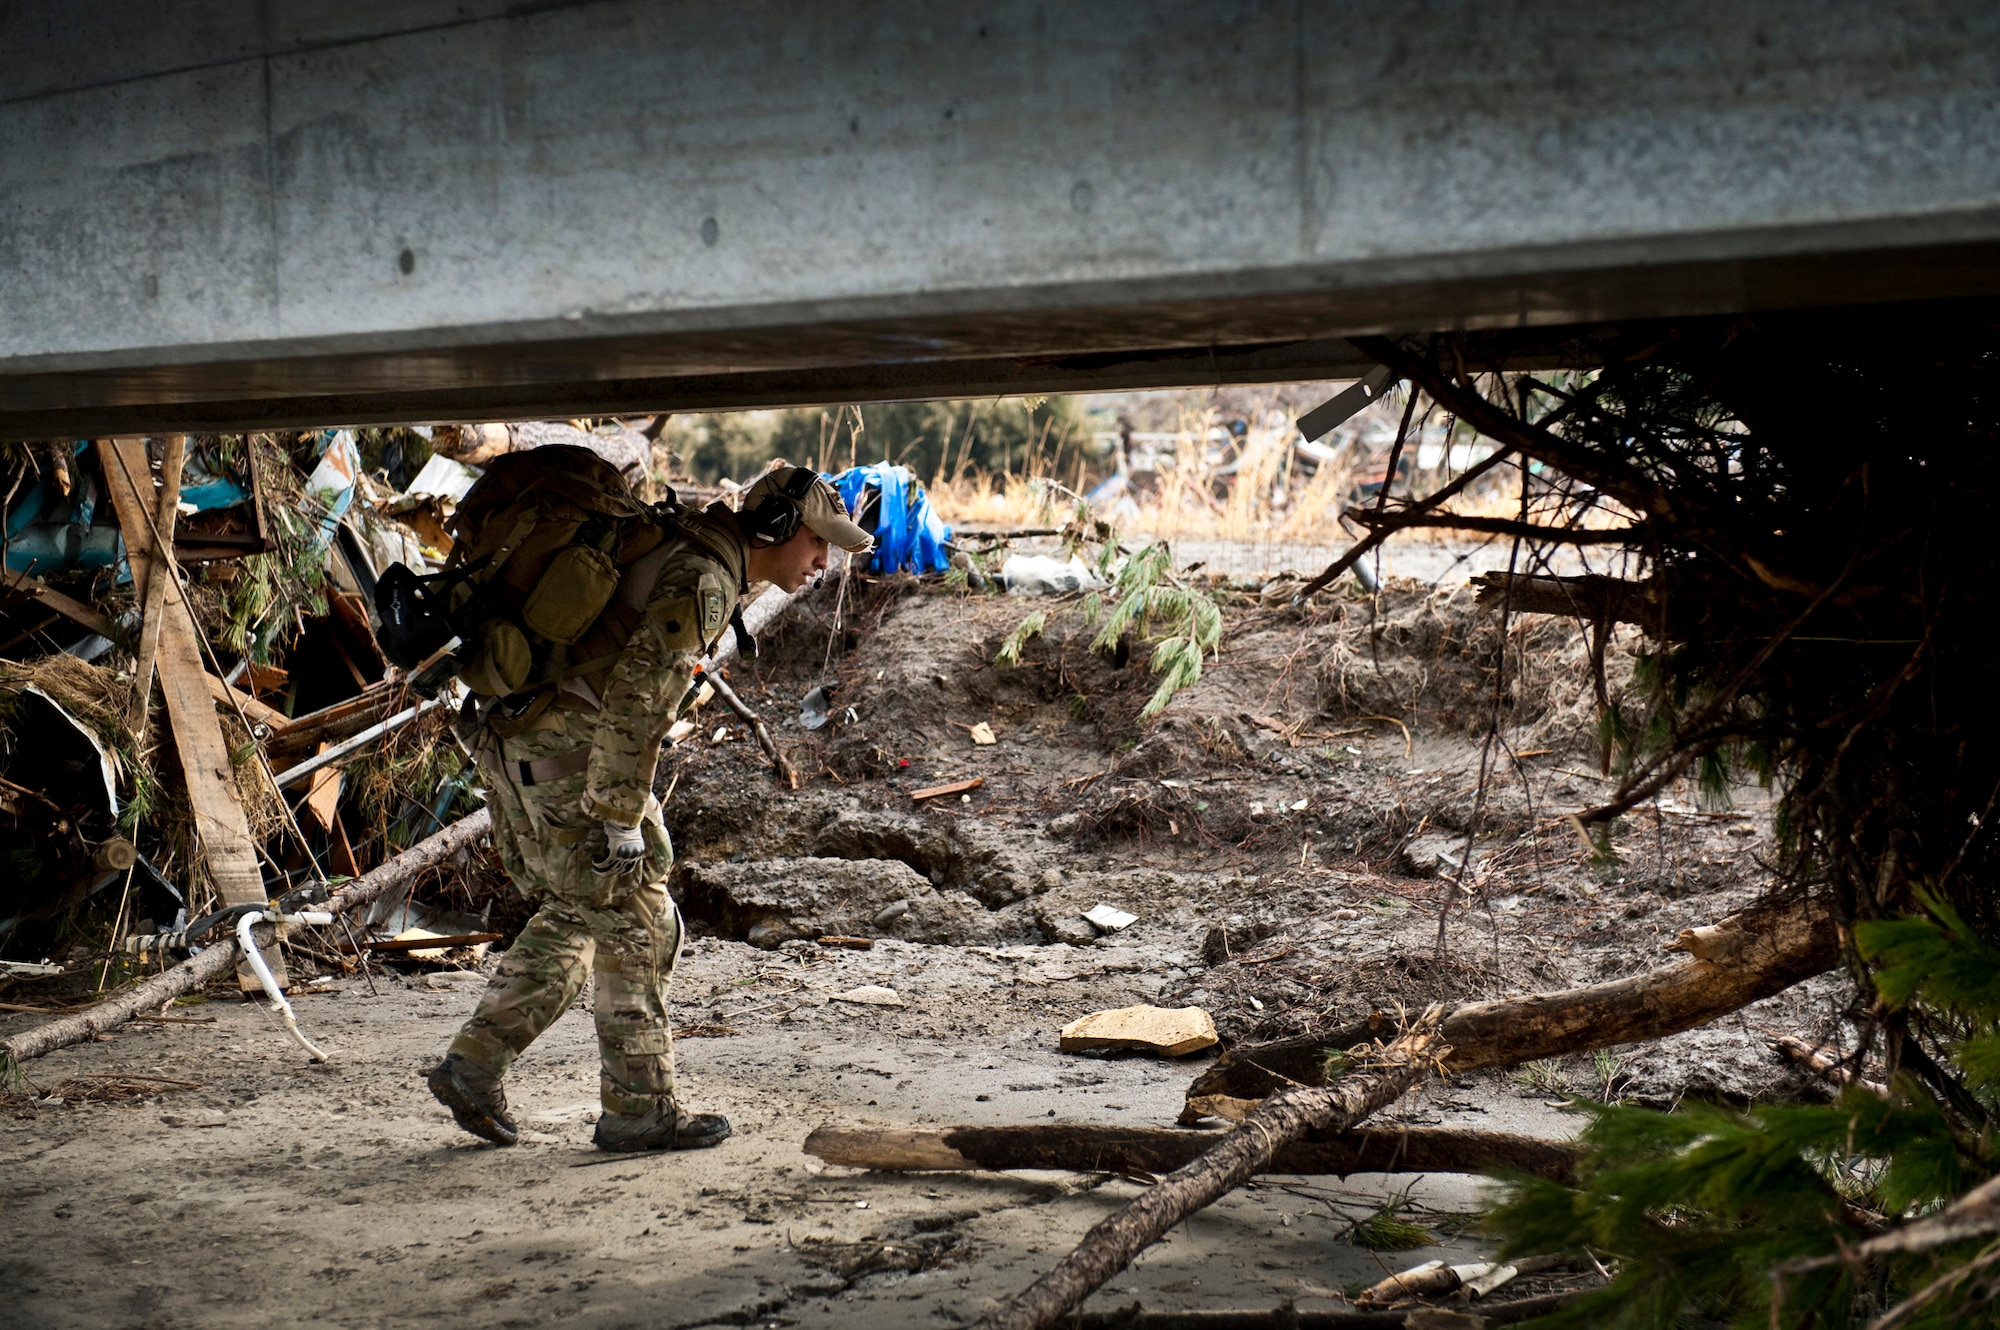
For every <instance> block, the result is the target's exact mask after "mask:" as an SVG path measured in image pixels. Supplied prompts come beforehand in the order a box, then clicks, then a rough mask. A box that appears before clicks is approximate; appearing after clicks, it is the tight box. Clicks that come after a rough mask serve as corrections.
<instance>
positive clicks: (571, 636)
mask: <svg viewBox="0 0 2000 1330" xmlns="http://www.w3.org/2000/svg"><path fill="white" fill-rule="evenodd" d="M679 513H680V508H679V505H678V504H677V503H676V502H675V501H674V500H673V499H672V497H671V494H670V495H669V498H668V500H667V501H666V502H665V503H660V504H647V503H644V502H642V501H641V500H640V499H639V497H638V496H637V495H635V494H634V493H633V492H632V487H631V486H630V485H628V484H626V482H625V478H624V477H623V476H621V475H620V474H619V473H618V471H617V470H616V469H615V468H613V467H612V466H611V464H610V463H608V462H606V461H605V460H604V459H603V458H601V457H599V456H598V455H597V454H596V453H593V452H591V451H590V450H589V449H588V448H579V447H574V446H570V445H562V444H552V445H549V446H547V447H542V448H535V449H532V450H530V451H527V452H519V453H508V454H506V455H504V456H502V457H500V458H497V459H496V460H495V461H494V462H493V463H492V465H491V466H489V467H488V468H487V470H486V474H485V475H483V476H481V477H480V478H479V480H478V481H477V482H476V483H475V484H474V485H473V486H472V488H471V489H470V490H468V491H467V492H466V495H465V497H464V498H463V499H462V500H460V502H459V505H458V511H457V512H456V513H455V514H454V515H453V517H452V519H451V522H450V523H449V526H448V530H449V531H450V532H451V535H452V538H453V544H452V550H451V554H450V556H449V557H448V558H447V559H446V561H445V565H444V568H443V569H442V570H441V571H440V572H437V573H434V574H432V575H430V576H429V577H422V576H419V575H418V574H417V573H415V572H414V571H413V570H411V569H410V568H408V567H407V566H405V565H403V564H400V563H399V564H395V565H393V566H392V567H390V569H389V570H388V571H387V572H386V573H384V574H383V575H382V577H381V578H380V579H379V580H378V582H377V584H376V590H375V605H376V610H377V613H378V615H379V616H380V618H381V623H382V626H381V628H380V629H379V630H378V633H377V636H378V638H379V640H380V642H381V646H382V652H383V654H384V655H385V656H387V657H388V658H389V659H390V660H391V661H392V662H393V663H395V664H397V665H399V666H401V667H402V668H404V669H406V670H412V671H418V672H419V677H418V679H417V680H416V682H417V684H418V685H419V686H420V687H423V688H425V689H426V690H427V691H431V692H435V690H436V689H437V688H438V687H440V686H441V685H442V684H443V683H444V682H445V680H446V679H448V678H450V677H451V676H452V675H454V674H455V675H457V676H458V677H459V678H460V679H461V680H463V681H464V683H465V686H466V687H467V688H470V689H471V690H472V691H473V692H474V693H476V694H479V695H481V696H483V697H513V696H517V695H521V694H527V693H533V692H537V691H540V690H543V689H546V688H548V687H550V686H551V685H554V684H558V683H561V682H562V681H563V680H565V679H570V678H576V677H579V676H586V675H590V674H593V673H596V672H598V671H600V670H603V669H605V668H608V667H609V665H610V663H611V662H612V661H613V660H615V659H616V656H617V652H618V650H619V649H620V648H621V647H622V646H623V645H624V642H625V639H626V638H627V637H629V636H630V633H631V629H632V626H633V623H634V622H636V618H635V616H630V615H606V613H605V611H606V609H607V608H609V607H611V606H612V605H613V599H614V597H616V596H617V594H618V591H619V589H620V581H621V578H624V577H626V576H627V575H628V574H629V573H630V572H631V571H632V570H633V569H634V568H635V566H638V565H642V564H643V565H645V566H646V570H647V572H648V573H649V574H652V575H655V576H656V575H657V572H658V567H659V564H660V562H661V556H664V555H665V554H666V553H668V552H669V551H668V549H667V548H666V547H668V546H669V545H671V544H673V543H675V538H676V537H677V536H678V535H680V534H681V532H680V528H679V523H678V520H677V519H678V517H679ZM647 580H648V581H650V577H649V578H648V579H647ZM626 589H627V591H628V593H629V592H631V591H633V590H635V589H636V588H634V587H631V586H628V587H627V588H626ZM628 598H629V597H628ZM614 618H615V619H617V620H618V622H616V623H613V622H610V621H609V620H611V619H614Z"/></svg>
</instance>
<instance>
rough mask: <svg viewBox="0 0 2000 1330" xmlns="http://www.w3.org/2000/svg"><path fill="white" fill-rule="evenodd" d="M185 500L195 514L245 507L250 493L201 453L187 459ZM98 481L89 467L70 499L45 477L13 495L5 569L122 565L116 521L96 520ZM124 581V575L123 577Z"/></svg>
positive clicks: (39, 571) (76, 474) (84, 445)
mask: <svg viewBox="0 0 2000 1330" xmlns="http://www.w3.org/2000/svg"><path fill="white" fill-rule="evenodd" d="M89 447H90V445H89V443H88V442H87V441H84V440H78V441H77V443H76V444H75V446H74V447H73V448H72V449H71V455H72V456H75V457H79V458H81V457H82V456H83V454H84V452H85V450H86V449H88V448H89ZM183 475H184V483H183V486H182V489H181V502H182V503H184V504H188V505H191V506H192V507H193V508H194V510H195V511H196V512H202V513H205V512H208V511H209V510H210V509H214V508H228V507H232V506H234V505H235V504H239V503H242V502H243V501H244V500H245V499H247V498H248V497H249V491H248V490H246V489H245V488H244V487H243V485H242V484H241V483H240V482H238V481H237V480H236V479H235V478H234V477H232V476H230V475H228V474H227V472H226V471H222V470H217V471H211V470H210V469H209V459H208V458H207V457H205V456H203V455H202V454H200V453H195V454H193V455H191V456H189V458H188V461H187V470H186V471H185V472H184V473H183ZM97 500H98V480H97V475H96V472H95V470H94V469H93V468H91V467H89V466H84V465H80V466H73V467H71V468H70V491H69V494H68V495H64V494H63V492H62V491H61V490H59V489H57V488H56V486H55V484H54V483H53V482H51V481H49V480H47V479H38V480H37V481H36V482H35V483H34V484H33V485H30V486H28V487H27V489H25V490H23V491H22V492H21V493H19V494H16V495H15V496H14V500H13V502H12V503H10V504H8V505H7V511H6V532H7V559H6V563H7V567H8V568H9V569H10V570H11V571H13V572H17V573H31V574H33V575H35V576H37V577H48V576H51V575H52V574H55V573H60V572H65V571H67V570H69V569H72V568H109V567H111V566H112V565H114V564H119V563H123V562H124V559H125V543H124V541H123V540H122V539H121V538H120V533H119V530H118V523H117V522H115V521H111V520H108V519H109V514H110V509H109V508H108V507H107V508H106V509H105V512H106V515H107V520H106V521H103V522H98V521H97V507H98V502H97ZM120 576H121V580H123V577H124V574H121V575H120Z"/></svg>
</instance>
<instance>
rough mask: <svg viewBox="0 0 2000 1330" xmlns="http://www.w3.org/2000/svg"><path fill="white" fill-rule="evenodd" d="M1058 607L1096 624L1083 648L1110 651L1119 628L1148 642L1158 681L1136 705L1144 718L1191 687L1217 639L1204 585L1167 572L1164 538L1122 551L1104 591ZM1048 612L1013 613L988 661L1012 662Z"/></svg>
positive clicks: (1218, 615) (1217, 613) (1218, 616)
mask: <svg viewBox="0 0 2000 1330" xmlns="http://www.w3.org/2000/svg"><path fill="white" fill-rule="evenodd" d="M1107 548H1110V547H1109V546H1107ZM1107 607H1108V608H1107ZM1065 610H1066V611H1069V612H1074V613H1076V614H1078V615H1080V616H1081V617H1082V620H1083V623H1084V625H1085V626H1086V627H1095V628H1096V629H1097V635H1096V636H1095V637H1093V638H1092V639H1091V641H1090V649H1091V650H1092V651H1095V652H1098V653H1099V654H1101V655H1107V656H1108V655H1111V654H1112V653H1113V652H1115V651H1116V650H1117V649H1118V644H1119V642H1120V641H1122V640H1123V639H1124V638H1125V635H1126V634H1127V633H1132V634H1134V635H1135V636H1136V637H1137V638H1138V639H1139V640H1140V641H1144V642H1150V643H1152V644H1153V655H1152V660H1151V661H1150V668H1151V670H1152V672H1153V673H1154V674H1155V675H1157V676H1159V680H1160V685H1159V687H1158V688H1156V689H1155V690H1154V692H1153V696H1152V697H1151V698H1150V699H1149V700H1148V701H1147V703H1146V705H1145V707H1144V708H1143V709H1142V710H1141V711H1140V712H1139V719H1140V720H1151V719H1152V718H1153V717H1155V716H1157V715H1159V714H1160V712H1162V711H1164V710H1165V709H1166V706H1167V703H1169V702H1171V701H1172V700H1173V698H1174V694H1176V693H1178V692H1180V691H1181V690H1182V689H1184V688H1191V687H1193V686H1194V684H1195V683H1196V681H1197V680H1199V679H1200V678H1201V666H1202V661H1203V659H1204V658H1206V657H1208V656H1212V655H1214V654H1215V653H1216V651H1217V650H1218V649H1219V648H1220V647H1221V645H1222V610H1221V609H1220V608H1219V607H1218V606H1217V605H1216V603H1215V601H1214V600H1213V599H1212V598H1210V597H1209V595H1208V594H1207V593H1206V592H1203V591H1199V590H1197V589H1195V588H1194V587H1192V586H1190V585H1188V584H1187V583H1185V582H1183V581H1182V580H1181V579H1180V578H1178V577H1177V576H1175V574H1174V560H1173V553H1172V551H1171V550H1170V549H1169V548H1168V546H1167V543H1166V542H1165V541H1156V542H1154V543H1153V544H1150V545H1148V546H1146V547H1145V548H1144V549H1142V550H1140V551H1139V552H1138V553H1137V554H1134V555H1133V556H1132V557H1131V558H1129V559H1127V560H1126V561H1125V564H1124V566H1123V567H1122V568H1120V569H1119V570H1118V573H1117V576H1116V578H1115V579H1114V581H1113V582H1112V585H1111V590H1110V591H1109V592H1108V593H1106V592H1098V591H1093V592H1090V593H1088V594H1087V595H1085V596H1084V597H1083V598H1082V599H1081V600H1078V601H1077V602H1075V603H1074V605H1071V606H1065V607H1064V610H1058V611H1056V612H1057V613H1062V612H1064V611H1065ZM1049 615H1050V611H1047V610H1036V611H1035V612H1034V613H1032V614H1030V615H1028V617H1027V618H1025V619H1023V620H1021V622H1020V624H1019V625H1018V626H1016V627H1015V629H1014V631H1013V632H1011V633H1009V634H1007V636H1006V638H1005V640H1003V641H1002V642H1001V643H1000V649H999V650H998V651H996V652H995V653H994V655H993V663H994V664H995V665H998V666H1000V667H1001V668H1003V669H1011V668H1012V667H1014V666H1016V665H1019V664H1020V663H1021V651H1022V649H1023V648H1025V647H1026V646H1027V645H1028V643H1029V642H1031V641H1033V640H1034V639H1035V638H1037V637H1040V636H1041V635H1042V634H1043V633H1044V632H1046V631H1048V626H1049Z"/></svg>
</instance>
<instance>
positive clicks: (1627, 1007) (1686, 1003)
mask: <svg viewBox="0 0 2000 1330" xmlns="http://www.w3.org/2000/svg"><path fill="white" fill-rule="evenodd" d="M1669 950H1675V951H1682V952H1685V953H1686V954H1687V959H1685V960H1683V961H1680V962H1678V963H1676V964H1673V965H1666V966H1662V967H1660V968H1659V969H1656V970H1651V971H1648V972H1647V973H1645V974H1640V975H1634V976H1633V977H1631V978H1629V979H1618V980H1613V981H1612V982H1610V983H1604V984H1590V985H1588V986H1586V987H1583V988H1570V989H1564V990H1562V991H1561V992H1556V993H1536V994H1533V995H1530V996H1528V997H1518V998H1501V999H1498V1000H1496V1001H1492V1002H1473V1003H1467V1004H1466V1005H1464V1006H1461V1007H1459V1008H1457V1009H1456V1010H1454V1011H1453V1012H1452V1013H1451V1014H1450V1015H1448V1016H1446V1017H1445V1018H1444V1023H1443V1025H1442V1026H1441V1027H1440V1030H1439V1034H1440V1037H1441V1038H1442V1039H1443V1040H1444V1042H1445V1043H1447V1044H1449V1045H1451V1049H1452V1052H1451V1056H1450V1057H1449V1058H1448V1059H1447V1060H1446V1063H1445V1070H1446V1071H1448V1072H1462V1071H1475V1070H1477V1069H1479V1068H1482V1067H1511V1066H1517V1065H1519V1064H1520V1063H1523V1062H1532V1061H1535V1060H1536V1059H1538V1058H1551V1057H1560V1056H1562V1055H1564V1054H1567V1053H1584V1052H1588V1051H1590V1050H1592V1049H1597V1048H1609V1047H1611V1046H1612V1045H1614V1044H1629V1043H1633V1042H1636V1041H1638V1040H1642V1039H1658V1038H1661V1037H1663V1036H1665V1035H1670V1034H1678V1033H1679V1032H1681V1031H1682V1030H1691V1029H1693V1028H1694V1027H1695V1026H1697V1025H1705V1024H1707V1023H1708V1022H1709V1021H1712V1020H1715V1019H1716V1018H1717V1017H1720V1016H1726V1015H1728V1014H1729V1013H1730V1012H1732V1011H1735V1010H1737V1009H1738V1008H1741V1007H1744V1006H1747V1005H1749V1004H1750V1003H1752V1002H1756V1001H1758V1000H1759V999H1762V998H1767V997H1770V996H1771V995H1772V994H1774V993H1780V992H1783V991H1784V990H1785V989H1787V988H1790V987H1791V986H1792V985H1793V984H1796V983H1798V982H1799V981H1800V980H1803V979H1810V978H1811V977H1812V976H1814V975H1816V974H1821V973H1824V972H1825V971H1827V970H1830V969H1832V968H1833V967H1834V965H1835V964H1836V963H1837V962H1838V961H1839V959H1840V938H1839V931H1838V929H1837V928H1836V927H1835V925H1834V922H1833V917H1832V915H1831V914H1829V913H1827V912H1826V911H1825V910H1824V909H1822V908H1817V907H1813V906H1810V905H1808V904H1807V903H1802V902H1799V901H1789V902H1785V903H1782V904H1778V905H1768V906H1759V907H1756V908H1753V909H1749V910H1745V911H1743V912H1742V913H1740V914H1733V915H1731V916H1729V917H1728V918H1727V919H1724V920H1722V921H1720V922H1719V923H1714V924H1710V925H1708V926H1706V927H1703V928H1689V929H1683V930H1682V931H1681V934H1680V937H1679V938H1678V939H1677V940H1676V941H1675V942H1674V943H1673V944H1672V945H1671V946H1670V947H1669ZM1392 1032H1393V1026H1392V1024H1391V1022H1390V1020H1389V1019H1388V1018H1387V1017H1384V1016H1382V1015H1381V1014H1380V1013H1376V1014H1374V1015H1372V1016H1370V1017H1369V1018H1368V1019H1367V1020H1365V1021H1359V1022H1355V1023H1354V1024H1351V1025H1343V1026H1333V1027H1328V1028H1326V1029H1324V1030H1315V1031H1312V1032H1310V1033H1307V1034H1303V1035H1298V1036H1294V1037H1291V1038H1287V1039H1278V1040H1272V1041H1270V1042H1268V1043H1259V1044H1241V1045H1238V1046H1237V1047H1235V1048H1231V1049H1229V1050H1227V1051H1226V1052H1224V1053H1223V1054H1222V1056H1221V1057H1220V1058H1218V1059H1217V1060H1216V1062H1215V1064H1214V1065H1213V1066H1211V1067H1210V1068H1209V1069H1208V1070H1206V1071H1204V1072H1203V1073H1202V1074H1201V1075H1200V1076H1198V1077H1196V1078H1195V1081H1194V1084H1193V1085H1191V1086H1189V1087H1188V1095H1187V1107H1186V1108H1185V1109H1183V1110H1182V1113H1181V1119H1180V1120H1181V1122H1182V1123H1184V1124H1192V1123H1194V1122H1195V1121H1196V1120H1198V1119H1200V1118H1203V1117H1207V1116H1211V1115H1219V1116H1223V1117H1241V1116H1242V1111H1243V1106H1244V1104H1245V1101H1251V1102H1254V1101H1256V1100H1259V1099H1262V1098H1264V1097H1265V1096H1266V1095H1269V1094H1271V1093H1273V1092H1274V1091H1276V1090H1278V1089H1280V1088H1282V1087H1284V1086H1287V1085H1295V1084H1297V1085H1321V1084H1324V1083H1325V1080H1326V1063H1327V1054H1328V1053H1329V1051H1332V1052H1338V1051H1340V1050H1342V1049H1346V1048H1351V1047H1353V1046H1354V1045H1356V1044H1360V1043H1365V1042H1366V1041H1368V1040H1370V1039H1377V1038H1383V1037H1386V1036H1387V1035H1388V1034H1389V1033H1392Z"/></svg>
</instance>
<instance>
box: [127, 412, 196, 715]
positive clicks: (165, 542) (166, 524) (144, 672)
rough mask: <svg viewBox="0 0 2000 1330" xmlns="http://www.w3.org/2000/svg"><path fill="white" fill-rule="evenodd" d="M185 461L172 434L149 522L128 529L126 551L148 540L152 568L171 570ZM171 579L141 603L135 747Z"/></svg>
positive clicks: (155, 585) (149, 697)
mask: <svg viewBox="0 0 2000 1330" xmlns="http://www.w3.org/2000/svg"><path fill="white" fill-rule="evenodd" d="M118 461H119V464H120V466H121V467H122V466H124V465H125V464H126V461H127V459H126V458H125V456H124V455H123V454H120V456H119V459H118ZM186 461H187V438H186V437H185V436H184V435H175V436H174V437H172V438H170V439H168V440H167V448H166V455H165V457H164V458H162V460H161V463H160V492H159V494H158V496H157V497H156V498H155V500H154V503H153V509H152V518H153V520H152V522H151V524H150V525H149V526H148V527H147V528H146V532H145V535H143V536H142V535H139V534H137V533H135V532H132V531H130V530H127V531H126V532H125V549H126V553H127V556H128V557H129V556H130V553H131V550H132V548H133V547H134V546H135V545H137V544H140V543H142V542H144V541H145V540H147V539H148V538H150V539H151V541H152V543H151V544H150V545H148V546H147V549H148V550H150V551H151V558H152V562H153V565H154V566H155V567H167V568H171V567H172V565H173V559H174V519H175V518H176V517H178V516H179V515H180V502H181V467H182V466H183V464H185V462H186ZM121 480H124V481H127V482H129V483H131V484H134V485H140V484H150V483H151V482H152V476H151V474H150V473H148V474H147V475H146V478H145V480H144V481H141V480H140V479H139V478H138V477H136V476H130V475H125V476H121ZM175 580H176V579H174V578H173V577H155V578H153V579H151V583H150V585H148V586H147V588H146V598H145V600H144V601H142V602H141V604H142V606H143V608H142V609H141V611H140V620H139V651H138V661H137V663H136V664H135V665H134V667H133V679H134V686H133V689H132V714H131V716H130V718H129V720H128V724H130V726H131V728H132V734H133V743H134V745H135V746H136V745H138V744H139V743H141V742H142V741H143V740H144V739H145V737H146V715H147V713H148V712H149V711H150V710H151V709H152V704H153V666H154V663H155V661H156V659H157V657H158V655H159V650H160V616H161V615H162V614H163V613H164V612H165V606H166V590H167V584H168V583H170V582H174V581H175Z"/></svg>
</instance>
